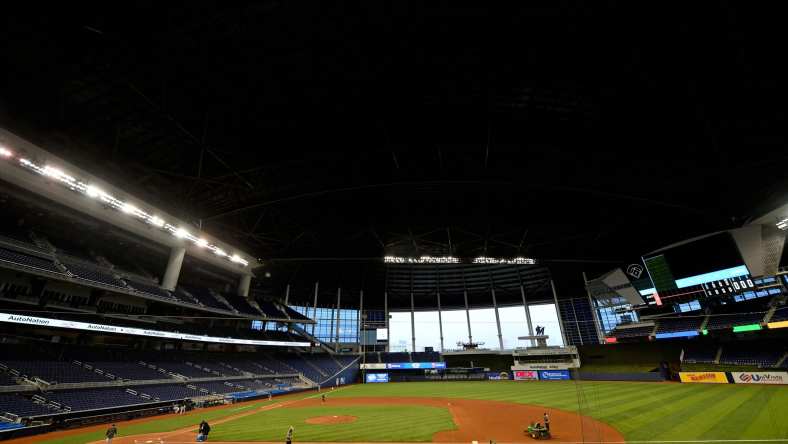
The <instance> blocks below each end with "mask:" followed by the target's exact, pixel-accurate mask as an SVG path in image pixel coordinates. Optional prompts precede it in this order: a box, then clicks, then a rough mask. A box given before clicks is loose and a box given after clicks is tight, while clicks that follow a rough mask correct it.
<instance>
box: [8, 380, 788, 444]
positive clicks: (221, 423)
mask: <svg viewBox="0 0 788 444" xmlns="http://www.w3.org/2000/svg"><path fill="white" fill-rule="evenodd" d="M323 393H325V394H326V395H327V400H326V402H325V403H323V402H322V401H321V399H320V397H319V394H317V393H316V392H308V393H300V394H294V395H288V396H284V397H280V398H274V399H273V400H272V401H267V400H266V401H256V402H250V403H242V404H235V405H231V406H225V407H220V408H213V409H206V410H198V411H194V412H190V413H188V414H186V415H182V416H177V415H168V416H163V417H156V418H148V419H143V420H135V421H129V422H127V423H119V424H118V429H119V432H120V433H119V436H118V437H117V438H116V439H115V441H114V442H113V444H175V443H186V442H194V438H195V435H196V425H197V423H199V422H200V420H202V419H205V420H207V421H208V422H209V423H210V424H211V426H212V431H211V434H210V439H209V442H214V443H217V442H221V443H237V442H270V441H275V442H283V439H284V435H285V433H286V431H287V429H288V427H289V426H291V425H292V426H293V427H294V429H295V433H294V442H295V443H306V442H430V441H432V442H468V443H469V442H471V441H474V440H475V441H479V442H482V443H486V442H488V441H489V440H494V441H496V442H499V443H503V442H529V441H531V438H529V437H528V436H526V435H525V434H524V433H523V429H524V428H525V426H526V425H527V424H528V423H529V422H532V421H541V418H542V415H543V413H545V412H546V413H548V414H549V415H550V422H551V431H552V432H553V441H556V442H621V441H624V440H625V441H627V442H687V443H690V442H759V441H760V442H788V386H765V385H763V386H762V385H717V384H677V383H637V382H626V383H625V382H620V383H619V382H585V381H584V382H573V381H561V382H557V381H556V382H513V381H485V382H436V383H429V382H423V383H389V384H365V385H354V386H349V387H345V388H341V389H338V390H335V391H323ZM104 427H105V426H97V427H92V428H87V429H77V430H70V431H63V432H54V433H50V434H48V435H39V436H37V437H33V438H24V439H20V440H17V441H16V442H17V443H19V444H21V443H23V442H43V443H48V444H85V443H91V442H98V441H101V439H102V438H103V430H104Z"/></svg>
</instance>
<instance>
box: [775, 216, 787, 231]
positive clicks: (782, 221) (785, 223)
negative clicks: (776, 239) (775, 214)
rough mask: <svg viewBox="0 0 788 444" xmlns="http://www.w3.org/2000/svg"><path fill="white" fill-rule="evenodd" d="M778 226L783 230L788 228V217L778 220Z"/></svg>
mask: <svg viewBox="0 0 788 444" xmlns="http://www.w3.org/2000/svg"><path fill="white" fill-rule="evenodd" d="M777 228H779V229H781V230H786V229H788V217H786V218H785V219H783V220H781V221H779V222H777Z"/></svg>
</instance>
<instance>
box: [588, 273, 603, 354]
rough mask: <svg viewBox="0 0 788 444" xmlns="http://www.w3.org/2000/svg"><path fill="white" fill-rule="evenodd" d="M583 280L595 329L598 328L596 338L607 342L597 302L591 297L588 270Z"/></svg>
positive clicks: (601, 341)
mask: <svg viewBox="0 0 788 444" xmlns="http://www.w3.org/2000/svg"><path fill="white" fill-rule="evenodd" d="M583 282H584V283H585V287H586V294H587V295H588V307H589V308H590V309H591V315H592V316H593V317H594V330H596V339H597V341H599V343H600V344H604V343H605V335H604V334H603V333H602V323H601V322H599V313H598V312H597V309H596V304H595V303H594V301H593V300H592V299H591V292H590V291H589V290H588V279H586V272H585V271H584V272H583Z"/></svg>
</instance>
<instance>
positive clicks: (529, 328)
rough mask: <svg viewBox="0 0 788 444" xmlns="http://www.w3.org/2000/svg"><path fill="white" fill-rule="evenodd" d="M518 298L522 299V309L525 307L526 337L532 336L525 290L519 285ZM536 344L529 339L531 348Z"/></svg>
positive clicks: (532, 330) (529, 311) (532, 331)
mask: <svg viewBox="0 0 788 444" xmlns="http://www.w3.org/2000/svg"><path fill="white" fill-rule="evenodd" d="M520 296H522V297H523V307H525V323H526V325H527V326H528V335H529V336H533V335H534V327H533V324H531V310H530V309H529V308H528V300H527V299H526V298H525V288H523V286H522V284H520ZM535 346H536V343H535V342H534V340H533V339H531V347H535Z"/></svg>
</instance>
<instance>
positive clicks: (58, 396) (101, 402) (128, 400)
mask: <svg viewBox="0 0 788 444" xmlns="http://www.w3.org/2000/svg"><path fill="white" fill-rule="evenodd" d="M42 396H43V397H44V398H46V400H47V401H50V402H51V401H54V402H57V403H58V404H61V405H63V406H64V407H65V408H68V407H70V408H71V411H81V410H96V409H102V408H108V407H119V406H129V405H135V404H144V403H146V402H149V401H146V400H145V399H142V398H140V397H139V396H135V395H132V394H131V393H128V392H126V389H123V388H102V389H82V390H62V391H61V390H58V391H51V392H44V393H43V395H42Z"/></svg>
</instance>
